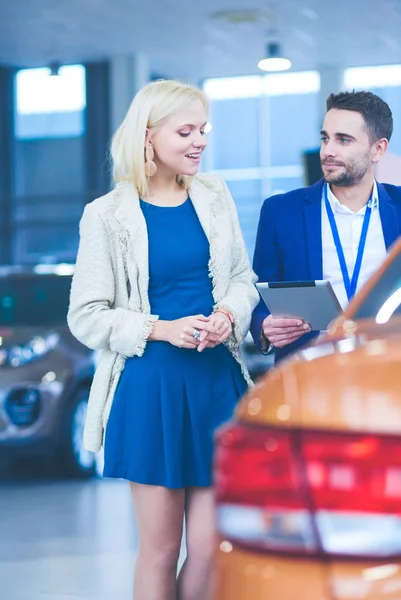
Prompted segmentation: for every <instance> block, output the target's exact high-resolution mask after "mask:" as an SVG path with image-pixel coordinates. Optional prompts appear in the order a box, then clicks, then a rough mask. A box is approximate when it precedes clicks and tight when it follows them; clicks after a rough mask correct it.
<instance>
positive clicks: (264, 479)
mask: <svg viewBox="0 0 401 600" xmlns="http://www.w3.org/2000/svg"><path fill="white" fill-rule="evenodd" d="M215 483H216V498H217V503H218V527H219V531H220V533H221V535H222V536H224V537H225V538H226V539H228V540H231V541H233V542H237V543H240V544H244V545H246V546H250V547H252V548H255V549H260V550H266V551H275V552H288V553H302V554H316V553H324V554H328V555H341V556H358V557H374V556H377V557H384V556H395V555H401V443H400V440H399V439H397V438H390V437H379V436H364V435H341V434H336V433H326V432H324V433H322V432H319V433H313V432H311V433H308V432H306V433H305V432H300V431H289V430H287V431H280V430H275V429H266V428H257V427H249V426H245V425H241V424H234V425H230V426H228V427H226V428H225V429H223V430H221V431H220V432H219V434H218V437H217V450H216V458H215Z"/></svg>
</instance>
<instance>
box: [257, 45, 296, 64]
mask: <svg viewBox="0 0 401 600" xmlns="http://www.w3.org/2000/svg"><path fill="white" fill-rule="evenodd" d="M266 54H267V56H266V58H262V60H260V61H259V62H258V67H259V69H261V70H262V71H288V69H291V61H290V60H289V59H288V58H285V57H284V56H283V55H282V53H281V48H280V44H278V43H276V42H271V43H270V44H267V52H266Z"/></svg>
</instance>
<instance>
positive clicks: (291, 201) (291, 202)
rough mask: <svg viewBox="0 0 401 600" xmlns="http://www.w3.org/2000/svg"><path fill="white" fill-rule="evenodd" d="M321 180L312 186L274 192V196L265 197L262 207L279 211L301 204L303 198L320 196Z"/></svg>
mask: <svg viewBox="0 0 401 600" xmlns="http://www.w3.org/2000/svg"><path fill="white" fill-rule="evenodd" d="M321 190H322V182H321V181H319V182H318V183H315V184H314V185H312V186H309V187H302V188H298V189H296V190H291V191H290V192H285V193H282V194H275V195H274V196H270V197H269V198H266V200H265V201H264V203H263V207H264V208H265V209H267V208H268V209H269V211H270V210H271V211H273V212H275V211H277V210H279V211H281V210H283V209H284V210H287V209H288V208H291V209H294V208H295V207H296V206H303V202H304V200H305V198H307V197H308V196H310V197H317V196H321V193H322V191H321Z"/></svg>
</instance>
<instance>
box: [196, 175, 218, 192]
mask: <svg viewBox="0 0 401 600" xmlns="http://www.w3.org/2000/svg"><path fill="white" fill-rule="evenodd" d="M192 184H195V185H203V186H205V187H207V188H208V189H210V190H212V191H213V192H221V191H222V190H223V189H224V187H225V184H224V182H223V180H222V179H221V177H219V176H218V175H216V174H215V173H198V174H197V175H195V176H194V177H193V179H192Z"/></svg>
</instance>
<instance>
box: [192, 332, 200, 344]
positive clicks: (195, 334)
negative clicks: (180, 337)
mask: <svg viewBox="0 0 401 600" xmlns="http://www.w3.org/2000/svg"><path fill="white" fill-rule="evenodd" d="M200 336H201V334H200V331H199V329H194V330H193V332H192V337H193V338H194V339H195V340H198V342H199V341H200Z"/></svg>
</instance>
